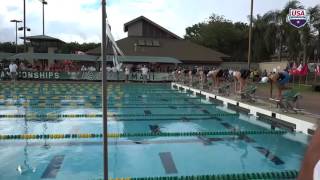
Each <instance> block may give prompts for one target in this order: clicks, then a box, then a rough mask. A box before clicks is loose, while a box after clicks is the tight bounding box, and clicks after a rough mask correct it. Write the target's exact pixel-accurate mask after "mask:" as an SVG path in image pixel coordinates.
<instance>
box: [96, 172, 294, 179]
mask: <svg viewBox="0 0 320 180" xmlns="http://www.w3.org/2000/svg"><path fill="white" fill-rule="evenodd" d="M298 174H299V172H298V171H297V170H287V171H268V172H252V173H238V174H237V173H227V174H210V175H209V174H208V175H192V176H163V177H138V178H135V177H129V178H121V177H117V178H109V180H249V179H252V180H253V179H254V180H259V179H261V180H262V179H263V180H266V179H270V180H271V179H273V180H275V179H278V180H280V179H281V180H285V179H288V180H292V179H296V178H297V177H298ZM96 180H102V179H101V178H100V179H99V178H98V179H96Z"/></svg>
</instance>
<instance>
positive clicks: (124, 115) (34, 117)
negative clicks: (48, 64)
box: [0, 113, 239, 119]
mask: <svg viewBox="0 0 320 180" xmlns="http://www.w3.org/2000/svg"><path fill="white" fill-rule="evenodd" d="M194 116H209V115H208V114H153V113H152V114H149V113H147V114H110V113H109V114H108V117H194ZM210 116H216V117H237V116H239V114H231V113H212V114H210ZM101 117H102V114H56V113H49V114H37V113H30V114H27V115H24V114H6V115H4V114H1V115H0V119H1V118H28V119H36V118H49V119H57V118H101Z"/></svg>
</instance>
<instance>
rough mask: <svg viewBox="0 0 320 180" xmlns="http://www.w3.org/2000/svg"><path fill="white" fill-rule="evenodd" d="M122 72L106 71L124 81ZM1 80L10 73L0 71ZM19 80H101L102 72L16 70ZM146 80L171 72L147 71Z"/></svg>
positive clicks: (136, 76) (165, 78)
mask: <svg viewBox="0 0 320 180" xmlns="http://www.w3.org/2000/svg"><path fill="white" fill-rule="evenodd" d="M125 77H126V76H125V74H124V72H107V79H108V80H110V81H124V80H125ZM0 79H1V80H10V79H11V78H10V73H9V72H8V71H0ZM18 79H19V80H87V81H101V79H102V73H101V72H94V71H86V72H49V71H43V72H36V71H34V72H33V71H32V72H31V71H20V72H18ZM129 80H130V81H143V75H142V73H130V75H129ZM147 80H148V81H172V80H173V76H172V74H171V73H149V74H148V76H147Z"/></svg>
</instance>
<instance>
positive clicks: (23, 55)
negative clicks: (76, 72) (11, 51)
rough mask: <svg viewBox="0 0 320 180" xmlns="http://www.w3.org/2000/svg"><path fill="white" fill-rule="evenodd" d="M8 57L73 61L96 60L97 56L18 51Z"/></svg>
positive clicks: (14, 58)
mask: <svg viewBox="0 0 320 180" xmlns="http://www.w3.org/2000/svg"><path fill="white" fill-rule="evenodd" d="M8 59H11V60H16V59H53V60H73V61H96V60H97V59H98V56H92V55H79V54H55V53H19V54H16V55H14V56H11V57H9V58H8Z"/></svg>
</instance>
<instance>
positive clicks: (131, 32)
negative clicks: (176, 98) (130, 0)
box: [128, 21, 142, 37]
mask: <svg viewBox="0 0 320 180" xmlns="http://www.w3.org/2000/svg"><path fill="white" fill-rule="evenodd" d="M128 36H129V37H130V36H142V22H141V21H140V22H136V23H134V24H131V25H130V26H128Z"/></svg>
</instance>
